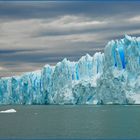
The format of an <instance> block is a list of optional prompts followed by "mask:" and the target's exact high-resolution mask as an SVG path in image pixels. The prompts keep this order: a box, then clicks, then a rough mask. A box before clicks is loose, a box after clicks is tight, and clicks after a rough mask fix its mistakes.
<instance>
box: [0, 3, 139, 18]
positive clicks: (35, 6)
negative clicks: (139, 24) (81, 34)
mask: <svg viewBox="0 0 140 140" xmlns="http://www.w3.org/2000/svg"><path fill="white" fill-rule="evenodd" d="M120 13H121V15H122V14H123V15H125V16H126V17H129V16H131V15H136V14H138V13H139V3H138V4H137V3H136V2H97V1H96V2H89V1H87V2H86V1H82V2H81V1H80V2H54V1H53V2H43V1H42V2H38V1H36V2H35V1H34V2H31V1H29V2H24V1H22V2H17V1H16V2H0V17H7V18H8V19H9V18H15V19H23V18H52V17H56V16H61V15H64V14H65V15H76V14H80V15H85V16H91V17H94V18H101V19H102V18H107V17H110V16H113V15H120ZM123 15H122V16H123Z"/></svg>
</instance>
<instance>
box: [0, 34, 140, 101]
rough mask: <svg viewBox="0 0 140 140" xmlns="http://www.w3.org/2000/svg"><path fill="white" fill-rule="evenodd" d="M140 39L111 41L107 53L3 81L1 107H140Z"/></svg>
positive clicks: (96, 54)
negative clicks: (47, 105) (121, 105)
mask: <svg viewBox="0 0 140 140" xmlns="http://www.w3.org/2000/svg"><path fill="white" fill-rule="evenodd" d="M139 103H140V38H135V37H130V36H127V35H126V36H125V38H124V39H121V40H115V41H113V40H112V41H110V42H109V43H108V44H107V45H106V47H105V50H104V53H100V52H98V53H95V54H94V56H93V57H92V56H90V55H88V54H87V55H86V56H83V57H82V58H81V59H80V60H79V61H77V62H70V61H69V60H67V59H64V60H63V61H62V62H59V63H57V64H56V66H49V65H46V66H44V67H43V68H42V70H39V71H34V72H28V73H25V74H24V75H22V76H13V77H6V78H1V79H0V104H139Z"/></svg>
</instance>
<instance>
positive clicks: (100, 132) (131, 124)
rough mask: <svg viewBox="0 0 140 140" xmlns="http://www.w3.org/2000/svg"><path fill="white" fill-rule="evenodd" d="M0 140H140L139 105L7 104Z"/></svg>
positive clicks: (0, 127) (2, 118)
mask: <svg viewBox="0 0 140 140" xmlns="http://www.w3.org/2000/svg"><path fill="white" fill-rule="evenodd" d="M7 109H15V110H16V111H17V112H13V113H0V138H29V139H30V138H36V139H38V138H46V139H50V138H52V139H55V138H57V139H61V138H63V139H65V138H66V139H72V138H76V139H96V138H99V139H100V138H101V139H102V138H103V139H108V138H117V139H122V138H129V139H133V138H139V139H140V106H139V105H130V106H129V105H126V106H125V105H58V106H57V105H8V106H0V111H2V110H7Z"/></svg>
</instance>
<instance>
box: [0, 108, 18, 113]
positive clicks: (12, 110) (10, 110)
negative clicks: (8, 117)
mask: <svg viewBox="0 0 140 140" xmlns="http://www.w3.org/2000/svg"><path fill="white" fill-rule="evenodd" d="M16 112H17V111H16V110H15V109H8V110H3V111H0V113H16Z"/></svg>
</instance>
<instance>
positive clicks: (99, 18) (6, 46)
mask: <svg viewBox="0 0 140 140" xmlns="http://www.w3.org/2000/svg"><path fill="white" fill-rule="evenodd" d="M125 34H128V35H131V36H136V37H138V36H140V2H138V1H137V2H136V1H135V2H121V1H120V2H117V1H116V2H111V1H108V2H107V1H105V2H101V1H100V2H97V1H94V2H91V1H77V2H76V1H75V2H74V1H73V2H70V1H69V2H68V1H59V2H58V1H47V2H44V1H40V2H39V1H28V2H27V1H19V2H18V1H11V2H10V1H9V2H8V1H5V2H4V1H0V77H3V76H12V75H19V74H22V73H24V72H28V71H33V70H37V69H41V68H42V67H43V66H44V65H45V64H50V65H55V64H56V63H57V62H59V61H61V60H63V58H65V57H66V58H67V59H69V60H71V61H77V60H78V59H79V58H80V57H81V56H83V55H85V54H86V53H89V54H90V55H94V53H95V52H99V51H101V52H103V50H104V47H105V45H106V44H107V42H108V41H110V40H112V39H120V38H123V37H124V35H125Z"/></svg>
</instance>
